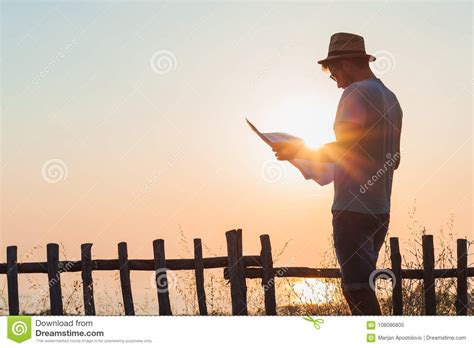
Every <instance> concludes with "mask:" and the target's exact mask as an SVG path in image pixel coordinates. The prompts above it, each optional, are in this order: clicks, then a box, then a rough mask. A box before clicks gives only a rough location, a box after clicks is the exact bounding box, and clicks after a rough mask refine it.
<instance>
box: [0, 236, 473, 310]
mask: <svg viewBox="0 0 474 348" xmlns="http://www.w3.org/2000/svg"><path fill="white" fill-rule="evenodd" d="M226 241H227V256H221V257H207V258H203V255H202V243H201V239H199V238H196V239H194V258H192V259H166V257H165V242H164V240H163V239H156V240H154V241H153V259H129V258H128V251H127V243H125V242H121V243H119V244H118V258H117V259H95V260H93V259H92V257H91V248H92V244H91V243H85V244H82V245H81V260H78V261H68V260H63V261H60V260H59V245H58V244H55V243H50V244H47V248H46V251H47V253H46V254H47V255H46V256H47V261H46V262H18V260H17V252H18V250H17V247H16V246H8V247H7V262H6V263H0V274H6V276H7V288H8V310H9V314H10V315H18V314H19V311H20V310H19V309H20V304H19V288H18V274H19V273H29V274H34V273H47V274H48V287H49V299H50V312H51V315H63V302H62V292H61V273H64V272H81V276H82V282H83V298H84V301H83V302H84V313H85V315H95V314H96V310H95V302H94V290H93V272H95V271H113V270H115V271H119V274H120V286H121V289H122V298H123V304H124V311H125V315H134V314H135V309H134V302H133V295H132V286H131V281H130V271H154V272H155V281H156V288H157V296H158V310H159V314H160V315H172V312H171V303H170V297H169V291H168V278H167V271H168V270H194V272H195V280H196V290H197V291H196V293H197V302H198V306H199V314H200V315H207V314H208V312H207V305H206V292H205V287H204V269H211V268H223V269H224V278H225V279H228V280H229V282H230V292H231V299H232V314H233V315H247V314H248V311H247V285H246V279H255V278H260V279H262V287H263V291H264V302H265V313H266V314H267V315H276V313H277V312H276V296H275V277H299V278H340V277H341V273H340V271H339V269H337V268H308V267H274V266H273V257H272V248H271V243H270V237H269V236H268V235H261V236H260V243H261V252H260V255H255V256H244V255H243V252H242V230H240V229H239V230H231V231H228V232H226ZM422 249H423V269H402V258H401V254H400V247H399V241H398V238H390V259H391V269H390V271H391V272H392V273H393V275H394V277H395V279H393V281H394V284H395V285H394V286H393V289H392V302H393V314H394V315H402V314H403V296H402V290H403V289H402V279H421V280H423V296H424V304H425V308H424V309H425V314H426V315H436V292H435V286H434V285H435V280H436V279H437V278H456V279H457V283H456V285H457V287H456V290H457V294H456V301H455V307H456V314H457V315H467V311H468V295H467V280H468V277H473V276H474V267H467V241H466V240H465V239H458V240H457V268H453V269H435V257H434V244H433V236H431V235H425V236H423V237H422Z"/></svg>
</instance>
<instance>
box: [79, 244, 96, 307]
mask: <svg viewBox="0 0 474 348" xmlns="http://www.w3.org/2000/svg"><path fill="white" fill-rule="evenodd" d="M91 248H92V244H91V243H84V244H81V263H82V273H81V276H82V293H83V297H84V314H85V315H95V303H94V284H93V280H92V262H91V259H92V257H91Z"/></svg>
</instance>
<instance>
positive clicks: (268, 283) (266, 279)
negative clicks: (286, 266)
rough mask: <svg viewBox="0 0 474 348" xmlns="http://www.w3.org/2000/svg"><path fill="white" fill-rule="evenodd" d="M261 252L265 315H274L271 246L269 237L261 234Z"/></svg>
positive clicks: (274, 299) (274, 300) (273, 275)
mask: <svg viewBox="0 0 474 348" xmlns="http://www.w3.org/2000/svg"><path fill="white" fill-rule="evenodd" d="M260 244H261V245H262V250H261V252H260V262H261V264H262V272H263V274H262V286H263V291H264V296H265V314H266V315H276V314H277V313H276V298H275V278H274V277H275V274H274V270H273V257H272V246H271V244H270V236H269V235H268V234H263V235H261V236H260Z"/></svg>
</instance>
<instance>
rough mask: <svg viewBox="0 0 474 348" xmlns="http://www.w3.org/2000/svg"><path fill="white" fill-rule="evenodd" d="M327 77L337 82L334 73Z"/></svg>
mask: <svg viewBox="0 0 474 348" xmlns="http://www.w3.org/2000/svg"><path fill="white" fill-rule="evenodd" d="M329 77H330V78H331V80H334V81H336V82H337V78H336V76H334V75H332V74H331V75H329Z"/></svg>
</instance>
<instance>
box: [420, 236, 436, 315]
mask: <svg viewBox="0 0 474 348" xmlns="http://www.w3.org/2000/svg"><path fill="white" fill-rule="evenodd" d="M422 248H423V294H424V299H425V314H426V315H436V291H435V272H434V263H435V260H434V245H433V236H432V235H426V236H423V237H422Z"/></svg>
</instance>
